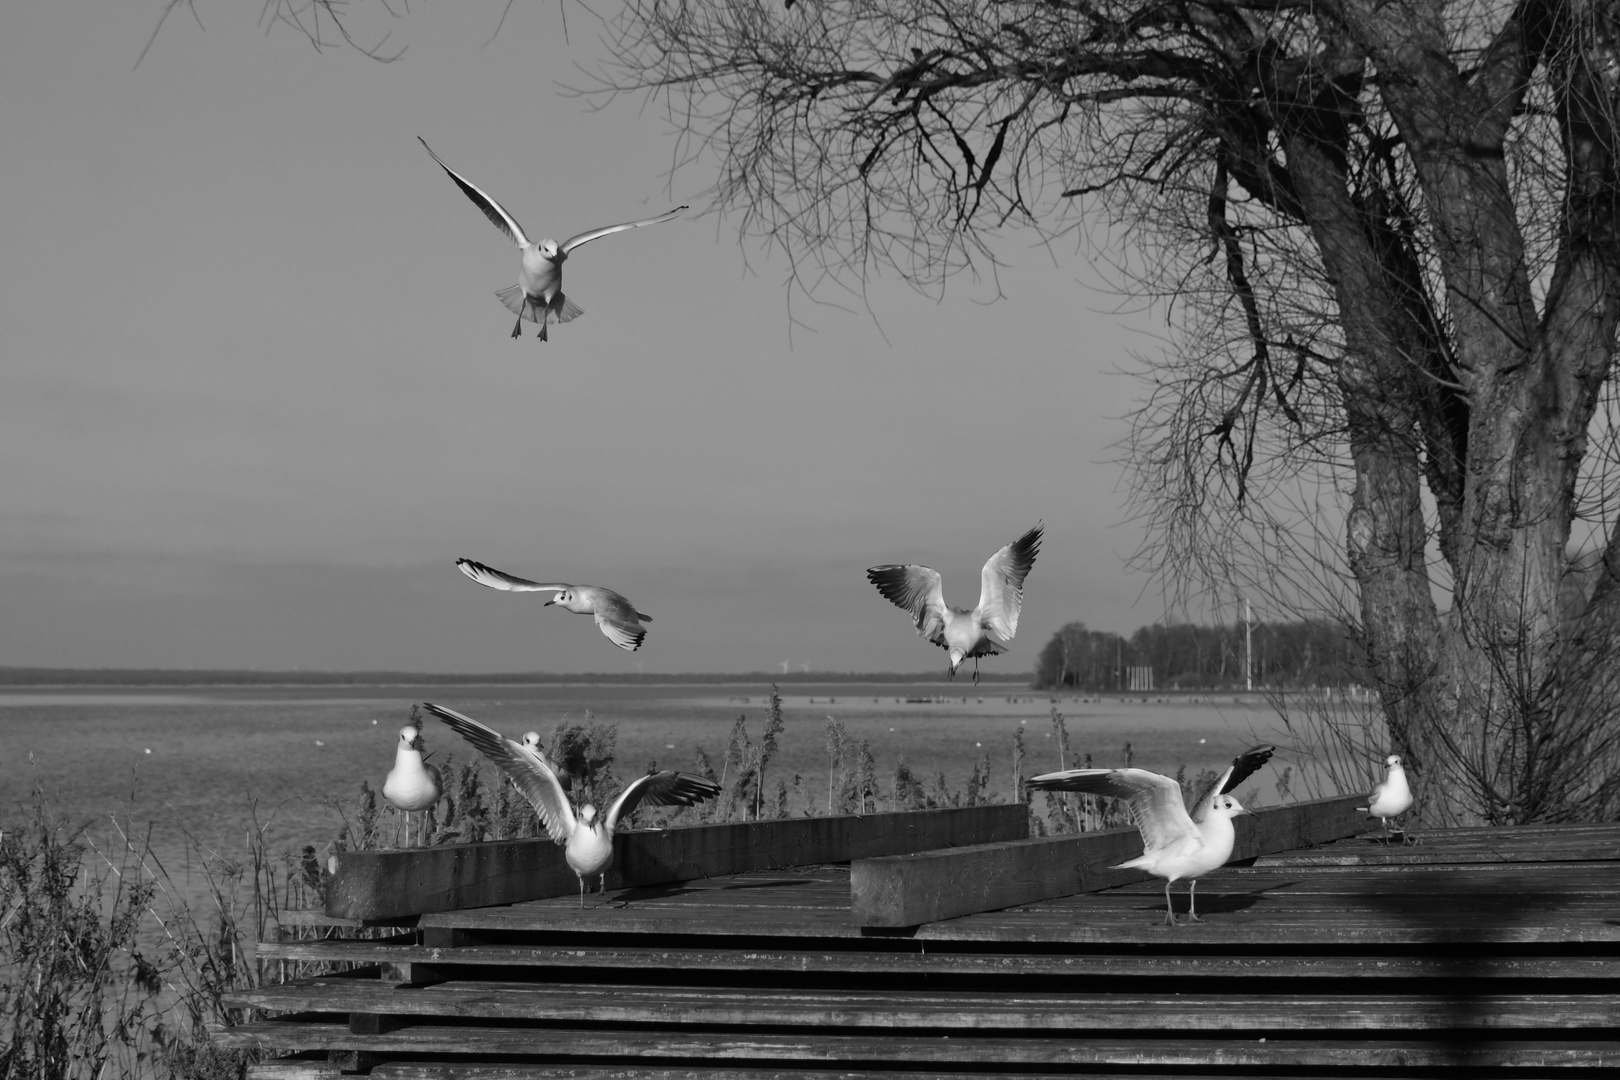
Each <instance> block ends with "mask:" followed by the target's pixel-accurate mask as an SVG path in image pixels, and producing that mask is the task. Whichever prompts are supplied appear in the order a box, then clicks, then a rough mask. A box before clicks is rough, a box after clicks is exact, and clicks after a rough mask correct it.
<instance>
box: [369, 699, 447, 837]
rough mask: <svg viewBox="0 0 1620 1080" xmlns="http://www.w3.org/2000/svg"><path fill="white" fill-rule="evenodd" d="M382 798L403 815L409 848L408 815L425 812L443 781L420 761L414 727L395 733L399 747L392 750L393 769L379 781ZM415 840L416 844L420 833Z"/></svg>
mask: <svg viewBox="0 0 1620 1080" xmlns="http://www.w3.org/2000/svg"><path fill="white" fill-rule="evenodd" d="M382 792H383V798H385V799H387V800H388V801H389V802H391V803H393V804H394V806H396V807H398V808H399V810H400V811H402V812H403V813H404V815H405V846H406V847H410V846H411V815H412V814H413V813H416V812H418V811H421V810H426V809H428V808H429V807H431V806H432V805H433V804H434V803H436V802H438V801H439V797H440V796H441V795H443V794H444V778H443V777H442V776H440V775H439V767H438V766H437V765H429V764H427V763H426V762H424V761H423V760H422V732H421V731H420V730H418V729H417V727H416V725H415V724H406V725H405V726H404V727H402V728H400V729H399V745H398V746H397V747H395V748H394V767H393V768H392V769H389V770H388V778H387V779H386V780H384V781H383V789H382ZM417 839H418V840H420V839H421V836H420V830H418V836H417Z"/></svg>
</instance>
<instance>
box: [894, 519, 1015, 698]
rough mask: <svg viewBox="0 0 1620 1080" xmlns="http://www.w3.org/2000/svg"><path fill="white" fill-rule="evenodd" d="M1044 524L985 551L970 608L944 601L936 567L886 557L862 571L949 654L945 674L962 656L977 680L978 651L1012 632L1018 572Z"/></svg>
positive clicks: (993, 651)
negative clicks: (898, 562)
mask: <svg viewBox="0 0 1620 1080" xmlns="http://www.w3.org/2000/svg"><path fill="white" fill-rule="evenodd" d="M1044 527H1045V526H1044V525H1043V524H1037V525H1036V526H1035V527H1034V528H1033V529H1031V530H1029V532H1027V533H1025V534H1024V535H1023V536H1020V537H1019V538H1018V539H1017V540H1014V541H1013V542H1012V543H1010V544H1008V545H1007V546H1006V547H1004V548H1002V549H1001V550H1000V551H998V552H996V553H995V554H994V555H992V556H990V561H989V562H986V563H985V564H984V570H983V571H982V572H981V575H980V576H981V578H982V581H983V584H982V585H981V586H980V589H979V606H978V607H976V608H974V609H973V610H972V611H969V610H967V609H966V608H953V607H946V606H945V592H944V588H943V586H942V584H941V581H940V576H939V571H937V570H932V569H930V568H929V567H926V566H918V565H916V564H914V563H907V564H905V565H895V564H892V563H890V564H886V565H883V566H874V567H872V568H871V569H870V570H868V571H867V572H866V577H867V580H869V581H871V583H872V584H873V585H876V586H877V590H878V592H880V593H882V594H883V596H884V598H885V599H887V600H889V601H890V602H891V603H893V604H894V605H895V606H897V607H902V608H905V609H906V610H907V611H909V612H911V617H912V618H913V619H914V620H915V621H916V623H917V633H919V634H921V635H922V636H923V637H925V638H927V639H928V640H929V641H932V642H933V643H934V644H935V645H938V646H939V647H940V648H942V649H944V650H946V651H947V652H949V653H950V654H951V670H950V673H949V677H950V678H953V679H954V678H955V677H956V669H957V668H958V667H960V666H961V664H962V661H963V660H966V659H968V658H970V657H971V658H972V660H973V681H974V682H975V683H977V682H978V681H979V657H981V656H997V655H999V654H1001V653H1004V652H1006V651H1007V645H1006V644H1005V643H1006V642H1009V641H1011V640H1012V639H1013V635H1014V634H1016V633H1018V612H1019V610H1020V609H1021V608H1022V607H1023V605H1024V578H1025V577H1026V576H1027V575H1028V574H1029V568H1030V567H1031V566H1034V565H1035V556H1036V554H1038V553H1039V552H1040V550H1041V531H1042V529H1043V528H1044ZM998 639H999V640H998Z"/></svg>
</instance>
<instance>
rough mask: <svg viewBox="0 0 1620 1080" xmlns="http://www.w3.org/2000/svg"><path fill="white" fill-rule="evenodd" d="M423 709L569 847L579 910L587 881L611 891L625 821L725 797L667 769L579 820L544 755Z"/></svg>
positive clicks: (715, 787) (470, 722)
mask: <svg viewBox="0 0 1620 1080" xmlns="http://www.w3.org/2000/svg"><path fill="white" fill-rule="evenodd" d="M422 708H424V709H426V710H427V711H428V712H430V713H432V714H433V715H434V716H437V717H438V718H439V719H440V720H443V721H444V722H445V723H447V724H449V725H450V726H451V727H452V728H454V729H455V730H456V731H457V732H459V733H460V735H461V737H462V738H464V739H466V740H467V741H468V742H470V743H472V744H473V746H475V747H477V748H478V750H479V752H480V753H482V754H483V755H484V756H485V757H486V758H488V759H489V760H490V761H491V762H492V763H493V764H494V765H495V766H496V768H498V769H500V770H501V771H502V772H504V773H506V775H507V776H509V777H511V778H512V780H513V782H514V783H516V784H517V786H518V790H520V791H522V792H523V794H524V797H525V798H527V799H528V800H529V803H530V804H531V805H532V806H533V807H534V810H535V813H537V814H539V815H540V821H541V823H542V824H544V825H545V827H546V832H547V833H548V834H549V835H550V836H551V838H552V840H554V841H556V842H557V843H559V844H563V845H565V846H566V851H565V854H564V857H565V858H566V859H567V860H568V865H569V867H570V868H571V869H572V870H573V871H574V873H575V874H577V875H578V876H579V906H580V907H584V906H585V879H586V878H587V877H590V876H591V875H592V874H596V875H599V879H598V891H601V892H606V891H607V871H608V867H609V866H611V865H613V834H614V832H615V831H616V830H617V829H618V827H619V822H620V820H621V819H623V818H624V817H626V816H627V815H629V814H630V813H631V812H632V811H634V810H635V809H636V807H638V806H641V805H643V804H645V805H647V806H691V805H692V804H693V803H697V802H702V801H703V800H704V799H712V798H714V796H716V795H718V794H720V785H719V784H716V783H714V782H713V781H711V780H705V779H704V778H703V777H701V776H693V775H692V774H691V773H680V772H672V771H670V770H668V769H665V770H664V771H662V772H655V773H648V774H647V775H646V776H642V777H638V778H637V779H635V780H632V781H631V782H630V784H629V785H628V786H627V787H626V788H625V789H624V790H623V791H621V792H620V793H619V797H618V798H616V799H614V800H613V802H612V803H611V804H610V805H609V806H608V808H607V813H606V814H604V815H602V816H601V817H600V818H599V817H597V815H596V807H595V806H592V805H591V804H589V803H587V804H585V805H584V806H582V807H580V808H579V814H578V815H577V816H576V815H575V814H574V808H573V807H572V806H571V805H569V802H568V796H567V795H566V794H564V793H563V788H562V784H561V783H560V782H559V781H558V779H557V774H556V773H555V772H553V771H552V769H551V767H550V766H549V765H547V764H546V761H545V759H544V758H543V757H541V756H540V755H539V754H536V753H534V752H533V751H531V750H530V749H529V748H528V747H526V746H524V745H523V744H522V743H516V742H513V741H512V740H511V739H508V738H504V737H503V736H502V735H501V734H500V732H498V731H495V730H494V729H493V728H489V727H485V726H484V725H483V724H480V723H479V722H478V721H477V720H474V719H473V718H472V717H470V716H463V715H462V714H461V713H458V712H452V711H451V710H449V709H443V708H440V707H439V706H437V705H432V704H429V703H427V702H423V703H422Z"/></svg>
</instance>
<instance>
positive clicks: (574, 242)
mask: <svg viewBox="0 0 1620 1080" xmlns="http://www.w3.org/2000/svg"><path fill="white" fill-rule="evenodd" d="M422 145H423V146H426V145H427V144H426V143H423V144H422ZM431 152H432V151H429V153H431ZM439 164H441V165H442V164H444V163H443V162H440V163H439ZM451 175H454V174H453V173H452V174H451ZM690 209H691V207H690V206H684V205H683V206H677V207H676V208H675V209H673V210H670V211H668V212H666V213H662V214H659V215H658V216H657V217H650V218H642V219H641V220H640V221H626V222H624V223H622V224H619V225H604V226H602V227H601V228H600V229H591V230H590V231H588V232H582V233H580V234H579V235H577V236H570V237H569V238H568V239H566V240H564V241H563V242H562V243H561V244H558V245H557V250H558V251H560V252H562V253H563V254H564V255H566V254H568V253H569V252H570V251H573V250H574V249H575V248H577V247H579V246H580V245H581V244H588V243H590V242H591V241H592V240H595V239H597V238H598V237H602V236H607V235H608V234H609V233H616V232H624V231H625V230H626V229H639V228H641V227H642V226H643V225H657V224H658V223H659V222H661V221H668V220H670V219H671V218H673V217H674V216H675V215H676V214H679V213H680V212H681V211H682V210H690ZM502 212H503V213H504V212H505V211H502Z"/></svg>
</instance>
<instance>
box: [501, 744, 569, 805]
mask: <svg viewBox="0 0 1620 1080" xmlns="http://www.w3.org/2000/svg"><path fill="white" fill-rule="evenodd" d="M523 748H524V749H525V750H527V751H529V752H530V753H532V754H534V755H535V756H536V757H538V758H540V760H542V761H544V762H545V763H546V767H547V768H549V769H550V770H551V771H552V772H554V773H556V774H557V782H558V783H560V784H562V786H563V790H564V791H572V790H574V779H573V777H571V776H569V775H568V773H567V772H565V771H564V770H563V767H562V763H561V762H560V761H558V760H557V759H556V758H554V757H552V756H551V755H550V754H548V753H546V748H545V745H544V744H543V743H541V741H540V733H539V732H538V731H525V732H524V733H523ZM512 786H513V787H517V785H516V784H515V783H514V784H513V785H512ZM518 790H519V791H522V790H523V789H522V788H518Z"/></svg>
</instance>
